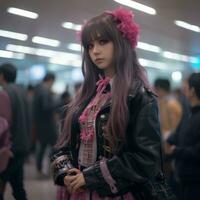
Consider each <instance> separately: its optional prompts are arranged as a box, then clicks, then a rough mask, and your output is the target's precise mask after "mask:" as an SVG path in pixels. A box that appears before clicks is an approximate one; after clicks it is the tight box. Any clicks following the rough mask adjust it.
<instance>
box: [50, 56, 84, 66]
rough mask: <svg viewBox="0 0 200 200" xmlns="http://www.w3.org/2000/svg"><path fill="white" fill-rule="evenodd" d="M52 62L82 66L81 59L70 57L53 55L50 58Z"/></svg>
mask: <svg viewBox="0 0 200 200" xmlns="http://www.w3.org/2000/svg"><path fill="white" fill-rule="evenodd" d="M49 62H50V63H53V64H58V65H65V66H72V67H81V60H80V59H79V60H74V59H71V58H70V57H62V58H61V57H60V58H59V57H53V58H50V60H49Z"/></svg>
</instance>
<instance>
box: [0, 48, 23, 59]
mask: <svg viewBox="0 0 200 200" xmlns="http://www.w3.org/2000/svg"><path fill="white" fill-rule="evenodd" d="M0 57H2V58H14V59H19V60H22V59H24V58H25V55H24V54H23V53H13V52H11V51H4V50H0Z"/></svg>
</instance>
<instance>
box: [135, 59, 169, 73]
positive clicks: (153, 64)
mask: <svg viewBox="0 0 200 200" xmlns="http://www.w3.org/2000/svg"><path fill="white" fill-rule="evenodd" d="M139 63H140V64H141V65H142V66H144V67H151V68H156V69H162V70H163V69H169V68H168V67H167V65H166V64H165V63H162V62H157V61H153V60H147V59H144V58H139Z"/></svg>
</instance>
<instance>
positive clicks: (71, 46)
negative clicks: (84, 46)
mask: <svg viewBox="0 0 200 200" xmlns="http://www.w3.org/2000/svg"><path fill="white" fill-rule="evenodd" d="M67 48H68V49H70V50H73V51H81V45H80V44H77V43H70V44H68V45H67Z"/></svg>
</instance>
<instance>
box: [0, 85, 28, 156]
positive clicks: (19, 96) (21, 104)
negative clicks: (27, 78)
mask: <svg viewBox="0 0 200 200" xmlns="http://www.w3.org/2000/svg"><path fill="white" fill-rule="evenodd" d="M4 90H5V92H6V93H7V95H8V97H9V100H10V103H11V116H12V118H11V119H7V120H8V121H11V122H10V127H9V129H10V134H11V141H12V148H11V150H12V152H13V153H14V155H16V154H20V155H22V154H24V155H25V154H27V153H28V152H29V148H30V134H29V130H30V122H29V120H28V116H29V113H28V102H27V99H26V93H25V89H24V88H23V87H22V86H19V85H16V84H8V85H7V86H5V87H4ZM1 106H2V107H3V105H1ZM5 109H6V107H5Z"/></svg>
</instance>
